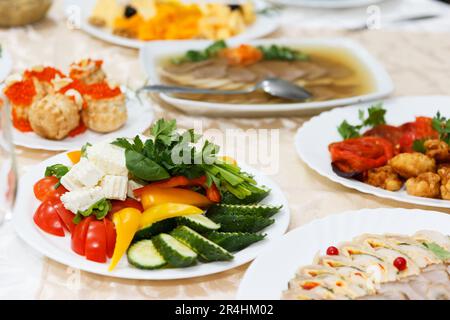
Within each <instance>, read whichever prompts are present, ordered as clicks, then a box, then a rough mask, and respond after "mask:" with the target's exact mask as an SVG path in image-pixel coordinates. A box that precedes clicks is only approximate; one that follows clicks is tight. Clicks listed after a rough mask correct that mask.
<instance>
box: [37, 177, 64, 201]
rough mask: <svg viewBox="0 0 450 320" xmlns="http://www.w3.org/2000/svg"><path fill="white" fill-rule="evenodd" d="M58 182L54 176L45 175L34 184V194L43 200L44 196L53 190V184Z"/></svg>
mask: <svg viewBox="0 0 450 320" xmlns="http://www.w3.org/2000/svg"><path fill="white" fill-rule="evenodd" d="M58 182H59V180H58V178H56V177H53V176H51V177H45V178H42V179H41V180H39V181H38V182H36V183H35V185H34V195H35V196H36V198H38V199H39V200H41V201H44V200H45V197H46V196H47V194H48V193H49V192H50V191H53V190H55V184H57V183H58Z"/></svg>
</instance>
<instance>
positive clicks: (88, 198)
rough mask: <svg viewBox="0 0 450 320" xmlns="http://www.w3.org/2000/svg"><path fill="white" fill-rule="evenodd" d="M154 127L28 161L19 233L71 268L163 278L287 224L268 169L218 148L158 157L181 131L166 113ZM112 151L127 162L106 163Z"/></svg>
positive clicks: (201, 268) (240, 258)
mask: <svg viewBox="0 0 450 320" xmlns="http://www.w3.org/2000/svg"><path fill="white" fill-rule="evenodd" d="M151 132H152V136H151V137H150V138H149V139H148V140H147V141H146V140H145V139H144V138H140V139H134V140H133V139H120V140H116V141H115V142H114V145H111V143H110V142H105V143H104V144H103V147H104V146H105V145H106V146H107V147H106V148H107V149H108V148H113V149H114V150H115V151H112V152H109V151H102V150H100V151H102V152H99V148H98V145H97V144H95V145H93V146H89V145H88V146H85V147H84V148H82V150H75V151H73V152H69V153H61V154H59V155H56V156H54V157H52V158H49V159H47V160H45V161H43V162H41V163H40V164H38V165H36V166H35V167H33V168H32V169H30V170H29V171H28V172H27V173H26V174H25V175H24V176H23V177H22V178H21V180H20V181H19V188H18V195H17V205H16V207H15V209H14V218H13V222H14V226H15V229H16V231H17V232H18V234H19V235H20V236H21V237H22V238H23V239H24V240H25V241H26V242H27V243H28V244H29V245H30V246H32V247H33V248H35V249H36V250H38V251H39V252H41V253H42V254H44V255H45V256H47V257H49V258H51V259H53V260H55V261H58V262H60V263H63V264H65V265H68V266H70V267H73V268H77V269H81V270H84V271H88V272H92V273H96V274H102V275H106V276H112V277H118V278H128V279H151V280H163V279H181V278H191V277H198V276H204V275H209V274H213V273H217V272H222V271H225V270H229V269H232V268H235V267H237V266H240V265H242V264H244V263H247V262H249V261H251V260H253V259H254V258H255V257H256V256H257V255H258V254H259V252H260V251H261V250H263V249H264V248H265V247H266V246H267V245H268V244H269V243H270V242H272V241H273V240H275V239H278V238H280V237H281V236H282V235H283V234H284V233H285V231H286V229H287V227H288V225H289V208H288V203H287V200H286V198H285V197H284V195H283V193H282V191H281V189H280V188H279V187H278V185H277V184H276V183H274V182H273V181H272V180H271V179H270V178H268V177H267V176H264V175H263V174H261V173H260V172H258V171H257V170H255V169H253V168H251V167H248V166H245V165H243V164H239V166H238V165H237V164H236V163H235V162H234V161H233V160H232V159H229V158H222V157H218V156H216V155H215V154H212V157H213V158H210V159H214V161H213V162H208V163H205V164H202V165H185V164H182V165H173V163H167V161H169V162H170V161H171V160H169V158H167V157H166V158H164V159H165V161H166V162H164V161H162V159H161V157H164V155H168V154H170V152H171V151H172V149H173V148H174V146H176V145H177V142H175V143H174V141H180V140H179V139H181V137H182V136H183V135H180V134H178V133H176V132H175V123H174V122H168V121H158V122H157V123H156V124H155V125H154V126H153V127H152V129H151ZM186 132H187V131H186ZM184 137H186V135H185V136H184ZM141 142H142V143H141ZM103 147H102V148H103ZM213 149H214V148H213ZM95 150H97V151H96V152H94V151H95ZM104 150H106V149H104ZM198 150H204V149H203V148H201V149H198ZM154 151H158V152H157V154H156V153H152V152H154ZM191 151H192V149H191ZM114 154H115V155H117V154H123V164H122V165H124V166H125V168H124V167H121V161H120V160H118V159H117V158H115V159H113V161H111V162H108V157H109V158H110V159H112V158H114V157H115V156H114ZM102 157H103V158H102ZM105 159H106V160H105ZM102 161H103V162H102ZM142 164H145V165H144V166H143V165H142ZM44 176H45V177H44ZM96 180H98V181H96ZM111 181H113V182H111ZM124 181H127V186H126V190H123V186H122V187H121V183H123V182H124ZM131 181H133V182H131ZM33 186H34V187H33ZM66 188H67V189H66ZM269 190H270V192H269ZM38 198H40V199H41V200H38ZM119 198H120V199H119ZM133 198H135V199H133ZM242 198H243V199H242ZM224 202H226V203H235V204H234V205H224ZM244 202H246V203H258V204H256V205H255V204H252V205H248V204H243V203H244ZM236 203H241V204H237V205H236ZM205 212H206V214H205ZM167 222H170V224H171V226H168V225H167V224H166V223H167ZM155 226H159V229H158V228H156V229H157V231H155V228H154V227H155ZM161 228H162V229H161ZM193 239H194V240H193ZM225 248H226V249H225ZM143 268H145V269H143Z"/></svg>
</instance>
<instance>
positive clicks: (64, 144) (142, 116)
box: [13, 88, 153, 151]
mask: <svg viewBox="0 0 450 320" xmlns="http://www.w3.org/2000/svg"><path fill="white" fill-rule="evenodd" d="M122 89H123V90H124V92H125V93H127V91H126V89H124V88H122ZM126 106H127V111H128V120H127V122H126V123H125V125H124V126H123V127H121V128H120V129H119V130H116V131H113V132H110V133H106V134H103V133H98V132H94V131H92V130H89V129H88V130H86V132H85V133H83V134H79V135H77V136H75V137H67V138H65V139H63V140H49V139H45V138H43V137H41V136H39V135H37V134H36V133H34V132H20V131H19V130H17V129H15V128H13V142H14V144H15V145H18V146H22V147H27V148H31V149H43V150H56V151H58V150H59V151H61V150H71V149H77V148H79V147H80V146H82V145H84V144H85V143H86V142H90V143H95V142H97V141H101V140H108V139H113V138H115V137H134V136H135V135H137V134H140V133H142V132H144V131H145V130H147V129H148V127H150V125H151V124H152V122H153V109H152V107H151V106H150V103H149V102H148V99H141V101H139V99H137V97H136V96H135V95H134V94H132V93H130V94H127V102H126Z"/></svg>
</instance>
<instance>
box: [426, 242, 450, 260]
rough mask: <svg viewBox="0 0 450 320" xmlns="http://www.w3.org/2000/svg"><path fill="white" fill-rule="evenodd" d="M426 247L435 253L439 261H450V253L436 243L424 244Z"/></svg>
mask: <svg viewBox="0 0 450 320" xmlns="http://www.w3.org/2000/svg"><path fill="white" fill-rule="evenodd" d="M423 245H424V247H425V248H427V249H428V250H430V251H431V252H433V253H434V254H435V255H436V256H437V257H438V258H439V259H441V260H448V259H450V252H448V251H447V250H445V249H444V248H442V247H441V246H440V245H438V244H437V243H434V242H424V243H423Z"/></svg>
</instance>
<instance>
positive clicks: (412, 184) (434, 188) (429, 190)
mask: <svg viewBox="0 0 450 320" xmlns="http://www.w3.org/2000/svg"><path fill="white" fill-rule="evenodd" d="M405 185H406V192H408V194H410V195H412V196H417V197H424V198H439V197H440V195H441V191H440V187H441V178H440V177H439V175H438V174H436V173H433V172H425V173H421V174H420V175H418V176H417V177H415V178H409V179H408V180H407V181H406V184H405Z"/></svg>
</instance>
